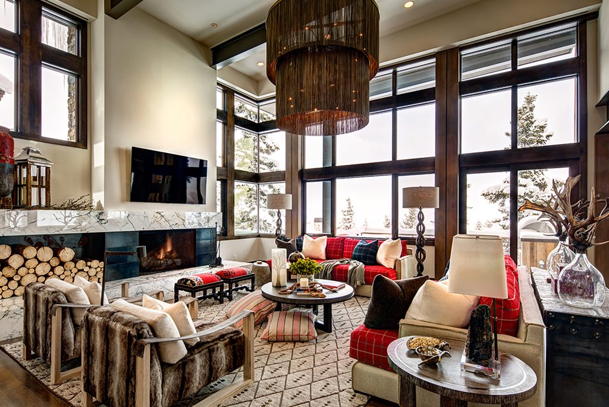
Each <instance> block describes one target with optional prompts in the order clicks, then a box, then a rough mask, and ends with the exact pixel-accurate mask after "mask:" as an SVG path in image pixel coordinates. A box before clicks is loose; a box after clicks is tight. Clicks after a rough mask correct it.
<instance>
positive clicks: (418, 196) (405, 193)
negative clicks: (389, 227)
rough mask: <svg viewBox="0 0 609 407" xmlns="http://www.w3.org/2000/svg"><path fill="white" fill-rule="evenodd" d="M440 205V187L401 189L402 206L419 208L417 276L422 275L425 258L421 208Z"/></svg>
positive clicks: (423, 217) (423, 218) (423, 225)
mask: <svg viewBox="0 0 609 407" xmlns="http://www.w3.org/2000/svg"><path fill="white" fill-rule="evenodd" d="M439 206H440V189H439V188H437V187H408V188H404V189H402V208H419V214H418V216H417V219H418V220H419V223H418V224H417V240H416V244H417V252H416V255H415V257H416V259H417V276H418V277H420V276H422V275H423V270H424V267H423V262H424V261H425V259H426V258H427V254H426V253H425V249H424V247H425V236H424V233H425V224H423V221H424V220H425V216H424V215H423V208H434V209H435V208H438V207H439Z"/></svg>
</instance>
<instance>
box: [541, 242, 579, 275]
mask: <svg viewBox="0 0 609 407" xmlns="http://www.w3.org/2000/svg"><path fill="white" fill-rule="evenodd" d="M574 258H575V253H574V252H573V250H571V249H570V248H569V246H567V245H566V244H565V242H564V241H562V240H561V241H559V242H558V245H557V246H556V247H555V248H554V250H552V251H551V252H550V254H548V258H547V260H546V269H547V270H548V273H550V274H552V277H553V278H554V279H557V278H558V276H559V275H560V270H562V269H563V268H564V267H565V266H566V265H567V264H569V263H571V262H572V261H573V259H574Z"/></svg>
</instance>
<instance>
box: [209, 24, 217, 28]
mask: <svg viewBox="0 0 609 407" xmlns="http://www.w3.org/2000/svg"><path fill="white" fill-rule="evenodd" d="M210 26H211V28H218V24H216V23H211V24H210Z"/></svg>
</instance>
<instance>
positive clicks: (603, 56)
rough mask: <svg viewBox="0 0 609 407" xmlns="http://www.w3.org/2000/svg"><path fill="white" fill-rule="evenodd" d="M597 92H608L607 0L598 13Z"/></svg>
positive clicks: (608, 5) (608, 9)
mask: <svg viewBox="0 0 609 407" xmlns="http://www.w3.org/2000/svg"><path fill="white" fill-rule="evenodd" d="M597 27H598V53H599V59H598V72H599V82H598V85H599V86H598V94H599V98H601V97H603V95H605V94H606V93H607V92H609V0H605V1H604V2H603V5H602V6H601V9H600V10H599V14H598V25H597Z"/></svg>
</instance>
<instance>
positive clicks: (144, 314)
mask: <svg viewBox="0 0 609 407" xmlns="http://www.w3.org/2000/svg"><path fill="white" fill-rule="evenodd" d="M110 306H111V307H112V308H114V309H115V310H117V311H123V312H126V313H128V314H131V315H133V316H136V317H138V318H141V319H142V320H143V321H144V322H146V323H147V324H148V325H150V328H152V332H153V333H154V336H155V337H157V338H178V337H179V336H180V331H178V327H177V326H176V324H175V322H173V319H171V317H170V316H169V314H167V313H166V312H163V311H156V310H153V309H149V308H144V307H140V306H139V305H135V304H130V303H128V302H127V301H125V300H116V301H114V302H113V303H112V304H110ZM158 350H159V357H160V358H161V361H163V362H165V363H171V364H174V363H176V362H178V361H179V360H180V359H182V358H183V357H184V356H186V354H187V353H188V351H187V350H186V345H184V342H183V341H174V342H165V343H159V344H158Z"/></svg>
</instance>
